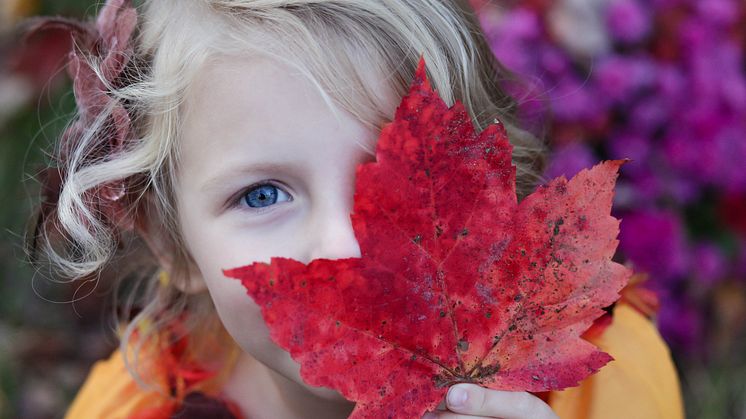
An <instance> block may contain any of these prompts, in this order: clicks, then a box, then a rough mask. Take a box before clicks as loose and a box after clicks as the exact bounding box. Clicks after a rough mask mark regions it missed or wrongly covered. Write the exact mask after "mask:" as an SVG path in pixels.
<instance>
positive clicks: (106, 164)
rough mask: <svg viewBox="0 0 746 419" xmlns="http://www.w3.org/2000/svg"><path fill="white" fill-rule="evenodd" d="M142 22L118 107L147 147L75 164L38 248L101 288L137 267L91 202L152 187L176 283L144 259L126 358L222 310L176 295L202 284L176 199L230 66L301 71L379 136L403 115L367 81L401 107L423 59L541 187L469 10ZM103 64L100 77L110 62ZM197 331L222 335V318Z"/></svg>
mask: <svg viewBox="0 0 746 419" xmlns="http://www.w3.org/2000/svg"><path fill="white" fill-rule="evenodd" d="M138 9H139V10H138V13H139V16H140V23H139V27H138V32H137V37H136V40H135V49H134V52H133V54H134V56H133V57H131V59H130V62H129V64H128V67H127V69H126V74H127V77H128V81H127V83H126V84H125V85H123V86H121V87H114V86H111V85H110V84H108V83H107V88H108V91H107V94H108V95H109V96H110V97H112V98H114V99H115V100H117V101H119V102H120V103H121V104H124V105H126V108H127V109H128V112H129V113H130V115H131V116H132V121H133V128H134V132H135V134H136V135H135V138H134V139H132V140H131V141H129V143H128V145H127V147H126V148H125V149H124V150H123V151H121V152H119V153H116V154H115V155H112V156H107V158H104V159H101V158H90V157H91V156H88V155H87V154H86V153H90V152H91V148H90V147H88V148H86V147H82V146H81V147H79V148H78V149H75V150H72V151H71V152H70V153H69V155H68V156H67V157H66V158H67V159H68V164H67V166H66V177H65V182H64V184H63V185H62V189H61V192H60V197H59V201H58V204H57V207H56V211H55V212H54V221H55V222H54V223H53V225H55V229H56V230H59V233H61V234H51V233H50V232H49V231H42V233H41V234H40V236H39V237H37V239H39V240H38V243H39V249H40V250H42V251H44V253H45V254H46V255H47V258H46V259H47V260H48V261H50V262H51V263H52V265H53V266H55V267H57V268H58V269H59V270H60V272H61V274H62V275H64V276H65V277H67V278H70V279H72V280H74V279H78V278H82V277H90V276H91V275H95V274H96V273H97V272H100V271H101V270H102V269H103V268H104V267H106V266H110V265H111V263H112V261H113V260H115V259H117V258H118V257H119V256H120V255H121V254H122V253H123V250H122V248H123V247H122V246H121V244H122V242H123V241H125V240H126V239H127V237H128V236H127V235H126V234H122V232H119V231H116V227H115V226H112V225H111V223H106V222H104V220H102V219H101V214H99V213H97V212H96V211H94V210H92V209H91V207H90V205H91V203H90V202H88V201H87V200H86V195H85V193H86V191H89V190H91V189H92V188H96V187H97V186H98V185H101V184H104V183H106V182H111V181H112V180H117V179H133V178H137V179H141V181H140V182H138V183H136V184H135V185H136V186H135V187H136V188H137V192H138V193H137V194H136V196H137V199H134V200H132V202H131V203H129V205H130V207H129V208H128V210H129V211H130V213H131V214H133V216H135V217H143V216H146V217H156V218H157V220H158V222H159V223H160V224H161V225H163V226H164V228H165V231H166V232H167V236H168V237H167V240H168V242H169V243H171V244H172V246H169V248H170V249H172V253H173V254H172V255H171V256H172V259H173V260H174V272H171V280H170V281H169V282H170V283H169V284H168V285H167V286H164V283H163V282H164V281H157V280H156V278H157V272H158V262H157V258H155V257H144V258H142V261H143V263H141V264H138V265H137V271H139V272H140V273H142V275H141V276H142V277H143V278H144V281H143V285H144V287H143V289H142V290H140V292H135V293H133V294H132V295H133V297H130V298H129V299H128V301H129V303H128V304H126V305H133V304H134V305H137V306H139V307H140V308H141V310H140V311H139V313H138V314H137V315H136V316H134V318H133V319H131V320H130V321H129V325H128V326H127V327H126V329H125V331H124V333H123V336H122V347H123V348H126V347H127V345H128V343H129V340H130V337H131V336H132V334H133V332H134V331H135V330H136V329H137V325H138V324H140V323H141V320H142V319H148V322H149V324H150V325H151V327H150V330H151V331H152V332H154V333H155V332H157V331H158V330H159V329H160V328H163V327H165V325H167V324H168V323H169V322H170V321H173V320H174V319H176V318H179V317H180V316H182V313H185V312H192V311H195V310H202V311H204V312H205V313H213V312H214V308H213V307H212V306H211V302H210V301H209V299H205V297H204V296H194V295H188V294H186V293H184V292H181V291H179V289H180V288H179V287H178V286H174V285H177V284H178V283H179V281H188V278H187V276H186V275H185V274H184V273H185V272H186V271H185V269H186V268H185V267H186V264H187V262H188V261H189V255H188V254H187V253H186V252H187V251H186V249H187V248H186V246H184V243H182V239H181V235H180V233H179V225H178V222H177V217H176V214H175V210H174V208H175V205H174V202H175V200H174V198H175V197H174V196H173V187H174V185H175V178H174V176H175V174H176V169H177V167H178V161H179V159H178V153H177V147H176V145H177V143H178V139H179V136H180V129H181V124H182V118H183V112H184V97H185V92H186V91H187V89H188V87H189V85H190V82H191V81H192V80H193V78H194V76H195V74H196V72H197V71H198V70H199V69H200V68H201V67H202V66H203V65H204V64H205V63H207V62H208V61H209V60H210V59H211V58H212V57H215V56H216V54H251V53H257V54H266V55H269V56H272V57H275V58H277V59H279V60H282V61H284V62H286V63H288V64H291V65H292V66H294V67H295V68H297V69H298V70H300V71H301V72H302V74H304V75H306V76H307V77H308V78H309V79H310V80H311V81H312V82H313V83H314V84H315V85H316V87H317V88H318V90H319V92H320V93H321V95H322V96H323V97H324V98H325V100H326V101H328V102H329V103H332V102H333V103H335V104H336V105H337V106H339V107H341V108H342V109H344V110H345V111H348V112H350V113H351V114H352V115H354V116H355V117H356V118H358V119H359V120H360V121H361V122H362V123H364V124H365V125H366V126H368V127H372V128H375V129H380V127H382V126H383V125H384V124H385V123H386V122H389V121H390V120H391V118H393V111H394V110H393V109H389V108H387V107H386V106H385V104H384V103H383V102H382V100H381V97H380V96H379V94H378V92H376V91H375V89H373V88H372V87H371V86H370V85H369V84H368V83H366V81H365V80H366V78H365V76H364V75H363V73H367V71H368V70H370V69H371V68H372V69H374V70H375V71H377V72H378V73H379V74H381V75H383V76H384V77H385V79H386V80H387V81H388V82H389V84H390V85H391V87H392V88H393V91H394V92H395V93H396V94H397V95H399V97H401V96H403V95H405V94H406V92H407V91H408V88H409V83H410V82H411V78H412V77H413V75H414V73H415V69H416V67H417V63H418V59H419V57H420V54H423V55H424V58H425V61H426V63H427V76H428V78H429V80H430V82H431V84H432V86H433V87H434V88H435V89H437V91H438V92H439V94H440V96H441V97H442V98H443V100H444V101H445V102H446V104H448V105H449V106H451V105H453V103H454V102H455V101H456V100H458V101H460V102H462V103H463V104H464V105H465V107H466V109H467V110H468V111H469V113H470V116H471V117H472V119H473V122H474V124H475V126H476V129H477V131H480V130H482V129H483V128H485V127H486V126H487V125H488V124H490V123H492V122H493V120H494V119H495V118H498V119H499V120H500V121H502V122H503V123H504V124H505V125H506V127H507V129H508V133H509V138H510V141H511V143H512V144H513V146H514V155H513V163H514V164H515V165H516V167H517V191H518V195H519V199H520V198H522V197H524V196H525V195H527V194H528V193H530V192H531V191H532V190H533V188H534V187H535V185H536V184H537V182H538V181H539V180H540V179H541V177H540V174H541V173H542V171H543V167H544V164H545V155H546V148H545V145H544V144H543V143H542V142H541V141H539V140H538V139H536V138H535V137H534V136H532V135H530V134H528V133H527V132H525V131H523V130H521V129H519V128H518V127H517V126H516V125H515V120H514V112H515V106H516V104H515V102H514V100H513V99H512V98H510V97H509V96H508V95H507V94H506V93H505V92H504V91H503V90H502V89H501V88H500V84H501V81H502V80H503V79H506V78H508V77H510V75H509V73H508V72H507V71H506V70H505V69H504V68H503V67H502V66H501V65H500V64H499V62H498V61H497V60H496V59H495V57H494V56H493V54H492V52H491V50H490V48H489V46H488V45H487V43H486V41H485V39H484V37H483V34H482V32H481V29H480V27H479V24H478V21H477V19H476V17H475V16H474V12H473V11H472V9H471V8H470V7H469V4H468V2H467V0H453V1H448V0H416V1H415V0H385V1H370V0H190V1H183V0H145V1H144V3H143V4H142V5H141V6H139V8H138ZM90 64H91V65H92V66H93V67H94V68H96V65H97V62H95V60H94V61H92V62H91V63H90ZM100 74H101V73H100V72H99V75H100ZM102 81H104V82H105V80H103V79H102ZM107 116H108V115H106V114H103V115H102V116H101V117H100V118H98V119H97V122H96V123H94V125H93V126H91V127H89V128H88V135H92V133H95V132H97V131H102V130H106V129H107V126H106V120H107ZM78 143H79V144H85V142H84V141H81V142H78ZM145 202H148V203H149V206H148V209H144V206H145V205H144V204H145ZM143 239H145V238H143V237H138V236H137V235H136V234H135V235H134V236H132V237H131V240H129V241H128V243H130V244H132V245H133V246H134V247H135V249H136V250H137V249H140V250H142V249H145V250H143V251H142V252H139V253H135V254H136V255H145V256H147V255H148V249H147V248H148V246H147V243H144V242H143ZM125 248H128V249H130V251H131V250H132V247H131V246H129V247H128V246H125ZM193 317H195V318H201V319H205V318H210V319H212V321H214V318H215V317H216V316H209V315H208V316H193ZM192 326H193V328H197V327H198V325H197V324H194V325H192ZM192 330H194V329H192ZM128 352H129V351H125V352H124V353H128Z"/></svg>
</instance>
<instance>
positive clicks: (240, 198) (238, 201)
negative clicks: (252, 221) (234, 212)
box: [232, 180, 293, 214]
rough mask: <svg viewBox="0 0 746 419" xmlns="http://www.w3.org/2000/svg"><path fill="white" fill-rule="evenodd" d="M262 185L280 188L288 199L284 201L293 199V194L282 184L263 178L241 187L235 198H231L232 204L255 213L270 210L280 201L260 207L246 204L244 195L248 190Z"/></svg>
mask: <svg viewBox="0 0 746 419" xmlns="http://www.w3.org/2000/svg"><path fill="white" fill-rule="evenodd" d="M262 186H274V187H275V188H277V189H279V190H281V191H282V192H283V193H285V194H286V195H287V196H288V197H289V199H288V200H287V201H284V202H291V201H293V196H292V195H291V194H290V193H289V192H288V191H286V190H285V188H283V187H282V186H280V185H278V184H277V183H275V181H273V180H263V181H261V182H257V183H253V184H251V185H249V186H247V187H246V188H244V189H242V190H241V192H239V193H238V195H237V196H236V197H235V198H233V199H232V202H233V205H232V206H234V207H238V208H239V209H241V210H244V211H250V212H253V213H255V214H263V213H265V212H267V211H271V208H272V207H273V206H275V205H277V204H279V203H280V202H277V203H275V204H272V205H268V206H266V207H262V208H254V207H250V206H249V205H248V203H246V195H248V194H249V192H251V191H252V190H254V189H257V188H259V187H262Z"/></svg>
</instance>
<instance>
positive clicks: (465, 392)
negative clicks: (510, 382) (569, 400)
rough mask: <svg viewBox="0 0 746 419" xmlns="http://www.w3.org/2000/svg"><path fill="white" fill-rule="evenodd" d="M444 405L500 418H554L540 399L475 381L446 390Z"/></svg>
mask: <svg viewBox="0 0 746 419" xmlns="http://www.w3.org/2000/svg"><path fill="white" fill-rule="evenodd" d="M446 406H447V407H448V409H449V410H451V411H453V412H455V413H461V414H465V415H473V416H486V417H492V418H495V417H498V418H503V419H525V418H536V419H558V416H557V415H556V414H555V413H554V412H553V411H552V408H551V407H549V405H548V404H546V403H544V401H543V400H541V399H540V398H538V397H536V396H534V395H533V394H531V393H528V392H525V391H497V390H490V389H488V388H484V387H480V386H478V385H475V384H465V383H462V384H456V385H454V386H451V388H449V389H448V395H447V396H446Z"/></svg>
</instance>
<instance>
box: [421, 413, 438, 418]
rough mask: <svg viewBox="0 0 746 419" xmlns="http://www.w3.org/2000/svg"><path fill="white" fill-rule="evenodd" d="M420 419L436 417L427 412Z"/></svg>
mask: <svg viewBox="0 0 746 419" xmlns="http://www.w3.org/2000/svg"><path fill="white" fill-rule="evenodd" d="M422 419H437V416H435V413H433V412H427V413H425V416H423V417H422Z"/></svg>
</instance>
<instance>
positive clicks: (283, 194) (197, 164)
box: [175, 56, 556, 418]
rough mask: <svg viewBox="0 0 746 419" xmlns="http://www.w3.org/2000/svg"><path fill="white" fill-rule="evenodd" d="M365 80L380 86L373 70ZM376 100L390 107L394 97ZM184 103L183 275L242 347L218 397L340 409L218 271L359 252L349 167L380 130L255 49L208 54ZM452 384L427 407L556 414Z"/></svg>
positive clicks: (519, 399) (245, 403) (311, 411)
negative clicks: (438, 402)
mask: <svg viewBox="0 0 746 419" xmlns="http://www.w3.org/2000/svg"><path fill="white" fill-rule="evenodd" d="M370 82H371V83H376V85H378V86H384V84H383V81H382V80H380V79H377V78H375V77H374V76H372V75H371V79H370ZM377 91H380V92H382V94H386V91H387V89H383V88H381V89H377ZM385 99H386V103H390V104H391V105H390V109H391V111H390V114H391V115H392V116H393V113H394V109H395V107H396V105H397V104H398V100H399V98H395V97H392V96H391V95H388V96H386V97H385ZM186 109H187V111H186V112H185V115H184V126H183V131H182V132H183V135H182V138H180V144H179V153H180V162H179V171H178V173H177V178H178V183H177V185H176V191H175V192H176V193H175V195H176V197H177V211H178V214H179V222H180V227H181V230H182V236H183V239H184V242H185V243H186V245H187V248H188V249H187V250H188V251H189V254H190V255H191V257H192V259H193V262H194V266H192V267H191V272H193V273H192V278H191V280H192V281H191V282H192V283H196V284H197V285H196V286H194V287H192V289H191V290H190V291H191V292H209V293H210V296H211V298H212V300H213V302H214V304H215V307H216V308H217V312H218V315H219V317H220V319H221V321H222V323H223V324H224V326H225V328H226V330H227V331H228V332H229V333H230V335H231V336H232V337H233V338H234V339H235V341H236V342H237V343H238V344H239V345H240V347H241V348H242V349H243V352H242V354H241V356H240V358H239V361H238V365H237V367H236V368H235V370H234V372H233V375H232V377H231V379H230V381H229V382H228V384H227V387H226V393H227V396H228V397H230V398H232V399H233V400H235V401H236V402H237V403H238V404H239V406H240V407H241V409H242V410H243V411H244V414H245V415H246V416H247V417H252V418H275V417H285V418H303V417H307V418H314V417H325V418H336V417H340V418H343V417H346V416H347V415H348V414H349V412H350V411H351V410H352V408H353V404H352V403H351V402H349V401H346V400H345V399H344V398H342V397H341V395H339V394H338V393H336V392H335V391H332V390H329V389H323V388H317V387H311V386H308V385H306V384H305V383H303V381H302V380H301V378H300V374H299V365H298V364H297V363H295V362H294V361H293V360H292V359H291V358H290V356H289V354H288V353H287V352H285V351H283V350H282V349H280V348H279V347H277V346H276V345H275V344H274V343H272V342H271V340H270V338H269V332H268V330H267V328H266V326H265V325H264V322H263V320H262V317H261V314H260V310H259V307H258V306H257V305H256V304H254V302H253V301H252V300H251V298H249V297H248V296H247V295H246V291H245V289H244V288H243V286H242V285H241V284H240V282H239V281H236V280H232V279H228V278H226V277H225V276H224V275H223V273H222V269H224V268H228V267H234V266H241V265H245V264H248V263H251V262H254V261H261V262H269V261H270V258H271V257H272V256H284V257H290V258H294V259H296V260H299V261H301V262H304V263H308V262H310V261H311V260H313V259H317V258H329V259H337V258H346V257H359V256H360V248H359V246H358V243H357V240H356V238H355V235H354V232H353V229H352V224H351V222H350V217H349V214H350V212H351V211H352V207H353V193H354V175H355V168H356V166H357V165H358V164H360V163H363V162H367V161H371V160H372V159H373V158H374V156H373V155H372V154H371V153H370V152H368V151H367V150H373V149H374V145H375V141H376V139H377V137H378V132H374V131H371V130H369V129H367V128H365V127H364V126H363V125H362V124H361V123H360V122H358V121H357V120H356V119H355V118H354V117H352V116H351V115H350V114H348V113H345V112H344V111H342V110H341V109H337V110H338V112H337V113H338V115H339V119H337V118H335V115H334V113H333V112H332V111H331V109H330V108H329V107H328V106H327V105H326V103H325V102H324V101H323V99H322V97H321V95H320V94H319V93H318V91H317V90H316V89H315V88H314V86H313V85H312V84H311V82H310V81H309V80H307V79H305V78H304V77H303V76H302V75H300V74H299V73H298V72H297V71H295V70H294V69H292V68H291V67H289V66H287V65H285V64H283V63H280V62H278V61H275V60H273V59H271V58H264V57H251V58H249V57H228V56H218V57H216V59H214V60H211V61H210V62H209V63H208V64H206V65H205V66H204V67H203V68H202V69H201V70H200V72H199V73H198V75H197V77H196V80H195V82H194V83H193V84H192V86H191V89H190V91H189V92H188V94H187V98H186ZM268 164H274V165H275V166H268ZM259 165H263V166H264V167H259ZM267 184H270V185H273V186H275V187H276V188H277V189H276V190H275V189H272V188H270V190H273V191H276V193H277V198H276V202H274V203H271V202H269V201H265V202H266V203H265V204H263V205H264V206H263V207H262V208H252V207H251V206H250V204H249V203H247V202H246V200H245V199H244V198H245V197H246V194H247V193H248V192H250V191H251V190H252V189H254V190H255V188H256V186H260V185H267ZM265 190H266V189H265ZM255 193H256V190H255ZM270 201H273V200H270ZM256 202H257V201H256V200H254V201H252V205H255V204H256ZM454 388H461V389H466V390H467V393H468V395H469V397H468V399H467V401H466V402H465V403H464V404H463V405H462V406H461V407H458V406H456V405H455V404H452V403H450V402H449V403H448V406H449V407H450V410H451V412H448V413H446V412H438V413H437V415H439V416H436V417H443V418H457V417H461V416H458V415H457V414H456V413H454V412H459V413H463V414H468V415H472V416H470V417H474V416H476V417H504V418H519V417H520V418H524V417H526V418H528V417H531V418H553V417H556V416H554V414H553V413H552V412H551V410H550V409H549V407H548V406H547V405H546V404H544V403H543V402H542V401H541V400H539V399H538V398H536V397H534V396H532V395H530V394H528V393H509V392H498V391H494V390H487V389H483V388H481V387H478V386H474V385H465V384H460V385H458V386H454V387H452V391H451V392H450V393H449V395H453V389H454ZM445 406H446V404H445V401H444V403H443V404H442V408H445Z"/></svg>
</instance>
